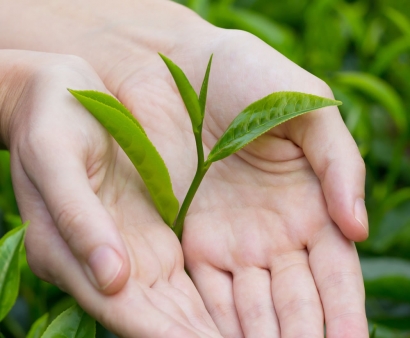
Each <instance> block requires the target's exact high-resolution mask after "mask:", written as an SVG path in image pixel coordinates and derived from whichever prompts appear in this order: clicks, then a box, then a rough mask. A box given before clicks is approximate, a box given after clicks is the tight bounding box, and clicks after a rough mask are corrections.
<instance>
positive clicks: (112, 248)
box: [30, 147, 130, 294]
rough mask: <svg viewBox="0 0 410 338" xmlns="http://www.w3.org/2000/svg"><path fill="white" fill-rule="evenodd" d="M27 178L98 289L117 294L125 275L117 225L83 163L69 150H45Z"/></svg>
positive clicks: (126, 263)
mask: <svg viewBox="0 0 410 338" xmlns="http://www.w3.org/2000/svg"><path fill="white" fill-rule="evenodd" d="M43 151H44V152H45V153H46V154H44V155H43V156H42V160H43V161H41V162H40V161H37V162H36V163H34V164H31V165H35V166H36V170H35V174H32V176H33V177H30V178H31V180H32V181H33V183H34V184H35V186H36V188H37V190H38V191H39V192H40V194H41V196H42V198H43V199H44V202H45V204H46V206H47V209H48V211H49V213H50V215H51V217H52V218H53V220H54V223H55V225H56V226H57V228H58V230H59V232H60V234H61V236H62V238H63V239H64V240H65V241H66V243H67V244H68V246H69V247H70V249H71V251H72V252H73V254H74V255H75V257H76V258H77V259H78V260H79V262H80V264H81V266H82V267H83V269H84V271H85V272H86V274H87V276H88V278H89V279H90V281H91V282H92V283H93V284H94V286H95V287H96V288H97V289H99V290H100V291H102V292H104V293H107V294H111V293H115V292H117V291H118V290H119V289H120V288H121V287H122V286H123V285H124V283H125V282H126V280H127V279H128V276H129V273H130V265H129V259H128V254H127V251H126V249H125V246H124V243H123V241H122V238H121V236H120V234H119V232H118V229H117V227H116V224H115V222H114V220H113V219H112V217H111V215H110V214H109V213H108V212H107V210H106V209H105V208H104V206H103V205H102V204H101V201H100V200H99V199H98V197H97V196H96V195H95V193H94V192H93V190H92V189H91V187H90V183H89V180H88V176H87V172H86V169H85V165H84V164H83V163H81V160H80V159H79V157H78V156H75V155H74V154H73V153H72V152H70V151H69V149H66V150H65V151H61V149H59V148H52V147H48V148H44V149H43Z"/></svg>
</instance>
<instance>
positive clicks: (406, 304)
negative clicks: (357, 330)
mask: <svg viewBox="0 0 410 338" xmlns="http://www.w3.org/2000/svg"><path fill="white" fill-rule="evenodd" d="M179 2H181V3H183V4H184V5H187V6H189V7H191V8H192V9H194V10H195V11H197V12H198V13H199V14H200V15H201V16H202V17H204V18H205V19H207V20H209V21H210V22H212V23H213V24H215V25H217V26H220V27H224V28H234V29H242V30H247V31H249V32H251V33H253V34H255V35H257V36H258V37H260V38H261V39H262V40H264V41H265V42H266V43H268V44H270V45H271V46H272V47H274V48H276V49H277V50H278V51H280V52H281V53H283V54H284V55H286V56H287V57H288V58H290V59H291V60H293V61H294V62H296V63H297V64H299V65H300V66H302V67H303V68H305V69H307V70H308V71H310V72H311V73H313V74H315V75H316V76H318V77H320V78H322V79H323V80H325V81H326V82H327V83H328V84H329V85H330V86H331V87H332V89H333V91H334V94H335V96H336V98H337V99H339V100H341V101H343V103H344V104H343V106H341V107H340V110H341V113H342V115H343V118H344V120H345V122H346V124H347V126H348V128H349V130H350V132H351V133H352V134H353V136H354V138H355V140H356V142H357V144H358V146H359V149H360V151H361V154H362V156H363V158H364V159H365V162H366V168H367V179H366V204H367V208H368V213H369V220H370V238H369V240H367V241H366V242H364V243H359V244H358V245H357V247H358V250H359V253H360V257H361V263H362V270H363V274H364V278H365V286H366V294H367V300H366V309H367V314H368V318H369V320H370V328H372V327H373V324H377V327H378V329H377V337H382V338H383V337H410V147H409V146H410V142H409V139H410V131H409V130H410V128H409V127H410V125H409V119H410V116H409V113H408V111H407V107H409V106H410V5H409V2H408V0H357V1H352V0H287V1H279V0H237V1H234V0H219V1H217V0H214V1H211V0H180V1H179ZM245 47H246V46H245ZM346 161H349V159H346ZM20 224H21V223H20V220H19V217H18V209H17V206H16V203H15V201H14V195H13V190H12V186H11V183H10V169H9V155H8V153H7V152H0V235H3V234H4V233H5V232H6V231H7V230H9V229H11V228H13V227H15V226H17V225H20ZM23 258H24V254H23ZM21 273H22V279H21V287H20V296H19V298H18V301H17V303H16V306H15V307H14V308H13V310H12V311H11V312H10V314H9V315H8V316H7V317H6V319H5V320H4V321H3V323H1V324H0V332H2V333H3V334H4V335H5V336H6V337H16V338H18V337H25V335H26V333H27V331H28V328H29V326H30V324H32V323H33V322H34V321H35V320H36V319H37V318H39V317H40V316H41V315H42V314H44V313H45V312H50V319H49V320H52V319H53V318H55V316H56V315H57V314H59V313H60V312H61V311H62V310H64V309H66V308H67V307H68V306H70V305H71V304H72V299H71V298H70V297H67V296H66V295H65V294H64V293H62V292H61V291H59V290H58V289H57V288H56V287H54V286H51V285H49V284H47V283H45V282H42V281H40V280H38V279H37V278H36V277H35V276H34V275H33V274H32V273H31V272H30V270H29V268H28V266H27V263H26V261H25V259H23V264H22V266H21ZM110 336H111V337H112V335H111V334H110V333H108V332H107V331H105V330H103V329H102V328H101V327H97V337H110Z"/></svg>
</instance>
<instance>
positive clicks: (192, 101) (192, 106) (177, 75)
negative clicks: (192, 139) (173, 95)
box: [159, 54, 203, 134]
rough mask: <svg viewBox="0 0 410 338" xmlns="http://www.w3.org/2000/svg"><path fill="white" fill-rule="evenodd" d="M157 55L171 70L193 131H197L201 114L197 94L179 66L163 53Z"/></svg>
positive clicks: (200, 121)
mask: <svg viewBox="0 0 410 338" xmlns="http://www.w3.org/2000/svg"><path fill="white" fill-rule="evenodd" d="M159 56H161V58H162V60H164V62H165V64H166V66H167V67H168V69H169V71H170V72H171V75H172V77H173V78H174V81H175V83H176V85H177V87H178V90H179V93H180V94H181V97H182V101H184V104H185V107H186V109H187V111H188V114H189V117H190V118H191V122H192V129H193V131H194V133H195V134H197V133H199V130H200V127H201V125H202V119H203V116H202V112H201V107H200V105H199V101H198V95H197V94H196V92H195V90H194V88H193V87H192V85H191V83H190V82H189V80H188V78H187V77H186V75H185V74H184V72H183V71H182V69H181V68H179V67H178V66H177V65H176V64H175V63H173V62H172V61H171V60H170V59H168V58H167V57H166V56H165V55H162V54H159Z"/></svg>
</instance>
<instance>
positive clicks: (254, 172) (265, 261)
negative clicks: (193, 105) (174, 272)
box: [176, 32, 368, 338]
mask: <svg viewBox="0 0 410 338" xmlns="http://www.w3.org/2000/svg"><path fill="white" fill-rule="evenodd" d="M244 46H246V49H247V50H251V51H252V53H249V54H245V53H244V52H243V50H244ZM213 53H214V55H215V57H214V60H215V62H214V65H213V69H212V73H211V80H210V84H209V99H208V102H209V105H208V107H207V115H208V116H207V118H206V120H205V125H204V134H205V145H206V147H207V148H208V150H210V149H211V147H212V146H213V145H214V144H215V142H216V140H217V139H218V138H219V137H220V136H221V134H222V132H223V131H224V130H225V129H226V128H227V126H228V124H229V123H230V121H232V120H233V118H234V117H235V116H236V114H237V113H238V112H240V111H241V110H242V109H243V108H244V107H246V106H247V105H248V104H250V103H251V102H253V101H254V100H256V99H259V98H261V97H263V96H265V95H267V94H269V93H270V92H276V91H288V90H292V91H300V92H305V93H311V94H316V95H321V96H327V97H332V93H331V91H330V89H329V88H328V87H327V86H326V85H325V84H324V83H323V82H322V81H320V80H319V79H317V78H315V77H313V76H312V75H310V74H309V73H307V72H305V71H304V70H302V69H300V68H299V67H297V66H296V65H294V64H293V63H291V62H290V61H288V60H287V59H286V58H284V57H283V56H281V55H279V54H278V53H276V52H275V51H274V50H272V49H271V48H269V47H268V46H266V45H265V44H263V43H262V42H261V41H259V40H258V39H256V38H254V37H252V36H250V35H248V34H244V33H231V32H228V33H225V37H224V38H223V39H222V41H220V44H215V43H214V49H213ZM203 54H205V53H204V52H203ZM191 60H195V58H193V57H191ZM181 61H182V60H181ZM176 62H177V63H178V59H177V60H176ZM193 62H194V63H195V61H193ZM186 68H188V69H189V66H188V65H187V66H186V67H185V69H186ZM195 75H196V74H192V76H195ZM199 77H200V76H198V79H196V81H195V82H196V83H198V82H199V81H200V79H199ZM363 190H364V163H363V160H362V159H361V157H360V154H359V152H358V149H357V147H356V144H355V142H354V140H353V139H352V137H351V136H350V134H349V132H348V131H347V129H346V127H345V126H344V123H343V121H342V119H341V117H340V115H339V112H338V110H337V108H335V107H330V108H326V109H322V110H320V111H317V112H313V113H309V114H307V115H304V116H302V117H299V118H296V119H294V120H291V121H289V122H287V123H285V124H283V125H280V126H279V127H277V128H275V129H273V130H271V131H270V132H268V133H267V134H265V135H263V136H262V137H260V138H258V139H257V140H256V141H254V142H253V143H251V144H250V145H248V146H247V147H246V148H244V149H243V150H242V151H240V152H239V153H238V154H237V155H234V156H232V157H229V158H227V159H224V160H223V161H221V162H217V163H215V164H213V166H212V167H211V169H210V171H209V172H208V173H207V175H206V176H205V179H204V181H203V182H202V185H201V187H200V188H199V191H198V194H197V196H196V197H195V199H194V203H193V205H192V207H191V209H190V212H189V213H188V216H187V219H186V222H185V230H184V235H183V250H184V255H185V261H186V266H187V268H188V270H189V272H190V274H191V277H192V278H193V280H194V282H195V285H196V287H197V288H198V290H199V292H200V294H201V295H202V298H203V299H204V301H205V304H206V306H207V309H208V311H209V312H210V314H211V316H212V318H213V319H214V321H215V323H216V324H217V326H218V328H219V329H220V332H221V333H222V334H223V336H224V337H302V336H303V337H323V335H324V332H323V323H324V321H325V324H326V334H327V337H330V338H331V337H368V328H367V321H366V314H365V308H364V288H363V280H362V275H361V269H360V264H359V260H358V256H357V253H356V250H355V247H354V244H353V243H351V242H350V241H349V240H348V239H347V238H346V237H345V236H344V235H343V234H342V232H341V231H340V229H341V230H342V231H343V232H344V234H345V235H346V236H349V237H351V238H354V239H358V240H362V239H364V238H365V237H366V236H367V215H366V211H365V208H364V203H363V197H364V192H363ZM359 220H360V221H361V222H359ZM337 225H339V227H340V229H339V228H338V227H337ZM363 225H364V226H363Z"/></svg>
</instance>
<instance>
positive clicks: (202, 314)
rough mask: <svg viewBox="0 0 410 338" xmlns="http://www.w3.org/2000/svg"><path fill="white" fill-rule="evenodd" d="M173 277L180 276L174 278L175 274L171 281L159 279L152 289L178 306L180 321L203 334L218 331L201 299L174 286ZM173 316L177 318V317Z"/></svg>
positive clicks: (213, 333) (210, 334) (211, 333)
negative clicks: (191, 296)
mask: <svg viewBox="0 0 410 338" xmlns="http://www.w3.org/2000/svg"><path fill="white" fill-rule="evenodd" d="M180 277H181V276H180ZM187 278H188V276H187ZM175 279H180V278H175V276H173V277H172V281H171V280H169V281H165V280H159V281H157V282H156V283H155V284H154V285H153V286H152V289H153V290H154V291H155V292H157V293H159V294H161V295H162V298H163V299H169V300H170V301H171V302H173V304H174V305H175V306H178V308H179V316H178V318H179V320H180V322H181V323H183V322H188V323H189V324H190V325H191V326H192V327H193V328H195V329H196V330H197V331H198V332H200V333H201V334H203V335H209V336H212V335H215V334H216V333H217V332H218V329H217V328H216V325H215V324H214V323H213V321H212V319H211V317H210V315H209V313H208V312H207V311H206V308H205V305H204V304H203V301H202V299H201V298H199V299H198V298H197V297H194V298H193V299H192V298H190V297H189V296H188V295H187V294H186V293H185V292H183V291H182V290H180V289H179V288H178V287H175V286H174V284H175ZM191 284H192V281H191ZM163 299H162V300H161V299H160V301H161V302H163ZM198 301H199V302H198ZM174 313H176V311H175V310H174V311H173V312H172V314H173V315H174ZM175 318H176V319H177V320H178V318H177V317H175Z"/></svg>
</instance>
